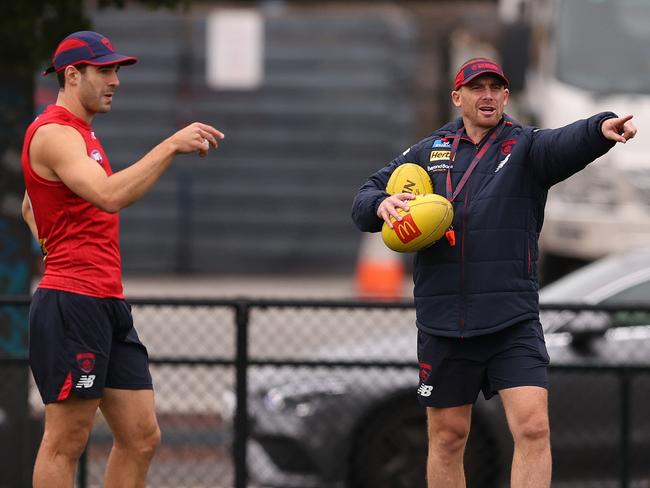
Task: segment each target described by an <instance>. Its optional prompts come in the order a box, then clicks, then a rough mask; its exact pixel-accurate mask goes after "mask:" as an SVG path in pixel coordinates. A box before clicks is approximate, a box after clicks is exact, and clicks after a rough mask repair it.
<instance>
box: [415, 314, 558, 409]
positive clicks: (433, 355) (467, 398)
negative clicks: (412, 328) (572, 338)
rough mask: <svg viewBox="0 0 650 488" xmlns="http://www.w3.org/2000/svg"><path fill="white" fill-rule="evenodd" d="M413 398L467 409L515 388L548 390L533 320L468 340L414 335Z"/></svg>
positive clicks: (543, 345) (543, 350) (539, 328)
mask: <svg viewBox="0 0 650 488" xmlns="http://www.w3.org/2000/svg"><path fill="white" fill-rule="evenodd" d="M418 362H419V364H420V384H419V387H418V399H419V401H420V404H421V405H424V406H427V407H439V408H444V407H457V406H460V405H471V404H473V403H474V402H475V401H476V399H477V398H478V394H479V391H483V396H484V397H485V399H486V400H487V399H489V398H491V397H492V396H493V395H494V394H496V393H498V392H499V390H503V389H506V388H513V387H516V386H540V387H543V388H548V371H547V366H548V363H549V357H548V352H547V351H546V343H545V342H544V333H543V331H542V326H541V324H540V323H539V321H538V320H531V321H526V322H521V323H518V324H515V325H512V326H510V327H507V328H505V329H503V330H501V331H499V332H495V333H493V334H487V335H482V336H475V337H469V338H462V339H461V338H457V337H442V336H433V335H429V334H427V333H425V332H422V331H418Z"/></svg>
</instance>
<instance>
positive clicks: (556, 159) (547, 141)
mask: <svg viewBox="0 0 650 488" xmlns="http://www.w3.org/2000/svg"><path fill="white" fill-rule="evenodd" d="M613 117H616V114H614V113H613V112H601V113H599V114H596V115H594V116H592V117H590V118H588V119H584V120H578V121H576V122H573V123H572V124H569V125H567V126H564V127H561V128H559V129H533V132H532V143H531V146H530V153H529V161H530V166H531V171H532V172H533V175H534V176H535V178H536V179H537V181H538V182H539V183H540V184H541V185H542V186H543V187H545V188H550V187H551V186H553V185H555V184H556V183H559V182H560V181H562V180H565V179H567V178H568V177H569V176H571V175H573V174H575V173H577V172H578V171H580V170H582V169H583V168H584V167H585V166H587V165H588V164H589V163H591V162H592V161H594V160H595V159H596V158H598V157H600V156H602V155H603V154H605V153H606V152H607V151H609V150H610V149H611V148H612V147H613V146H614V144H615V142H614V141H610V140H608V139H605V137H604V136H603V134H602V132H601V129H600V126H601V124H602V123H603V121H604V120H606V119H610V118H613Z"/></svg>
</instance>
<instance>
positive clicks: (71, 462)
mask: <svg viewBox="0 0 650 488" xmlns="http://www.w3.org/2000/svg"><path fill="white" fill-rule="evenodd" d="M98 405H99V399H97V400H82V399H80V398H77V397H75V396H74V395H72V396H71V397H70V398H68V399H67V400H66V401H64V402H60V403H49V404H47V405H46V406H45V432H44V434H43V440H42V441H41V446H40V448H39V450H38V455H37V456H36V463H35V464H34V475H33V479H32V482H33V485H34V488H72V487H73V486H74V478H75V471H76V467H77V461H78V460H79V457H80V456H81V454H82V453H83V451H84V448H85V447H86V443H87V442H88V436H89V435H90V431H91V430H92V426H93V420H94V419H95V412H96V411H97V406H98Z"/></svg>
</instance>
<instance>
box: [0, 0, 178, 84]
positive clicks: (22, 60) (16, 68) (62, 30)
mask: <svg viewBox="0 0 650 488" xmlns="http://www.w3.org/2000/svg"><path fill="white" fill-rule="evenodd" d="M127 3H128V2H126V1H125V0H98V3H97V5H98V7H99V8H108V7H117V8H125V7H126V6H127ZM136 3H139V4H141V5H144V6H146V7H149V8H152V9H154V8H174V7H178V6H182V7H188V6H189V4H190V0H139V1H138V2H136ZM85 5H86V2H84V1H83V0H5V1H3V2H2V5H1V6H0V32H2V37H3V40H2V42H0V71H1V72H2V74H3V75H4V76H11V77H12V78H22V79H25V78H24V77H27V76H29V77H32V76H33V75H34V73H35V72H36V71H37V70H38V69H39V68H41V67H43V65H45V64H47V61H48V60H49V59H50V58H51V56H52V53H53V51H54V48H55V47H56V45H57V44H58V43H59V42H60V41H61V39H63V38H64V37H65V36H67V35H68V34H70V33H72V32H75V31H79V30H84V29H92V25H91V21H90V19H89V18H88V16H87V15H86V13H85V9H84V6H85Z"/></svg>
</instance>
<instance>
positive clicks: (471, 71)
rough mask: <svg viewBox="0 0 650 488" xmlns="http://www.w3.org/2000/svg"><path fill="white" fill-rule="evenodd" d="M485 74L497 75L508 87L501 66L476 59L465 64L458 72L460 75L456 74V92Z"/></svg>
mask: <svg viewBox="0 0 650 488" xmlns="http://www.w3.org/2000/svg"><path fill="white" fill-rule="evenodd" d="M485 73H492V74H495V75H497V76H498V77H499V78H501V79H502V80H503V82H504V83H505V84H506V86H508V84H509V83H508V78H506V76H505V75H504V74H503V70H502V69H501V66H499V65H498V64H497V63H495V62H494V61H492V60H490V59H487V58H474V59H470V60H469V61H467V62H465V64H463V65H462V66H461V67H460V69H459V70H458V73H456V78H455V79H454V90H458V89H459V88H460V87H461V86H463V85H466V84H467V83H469V82H470V81H471V80H473V79H474V78H476V77H477V76H479V75H483V74H485Z"/></svg>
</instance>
